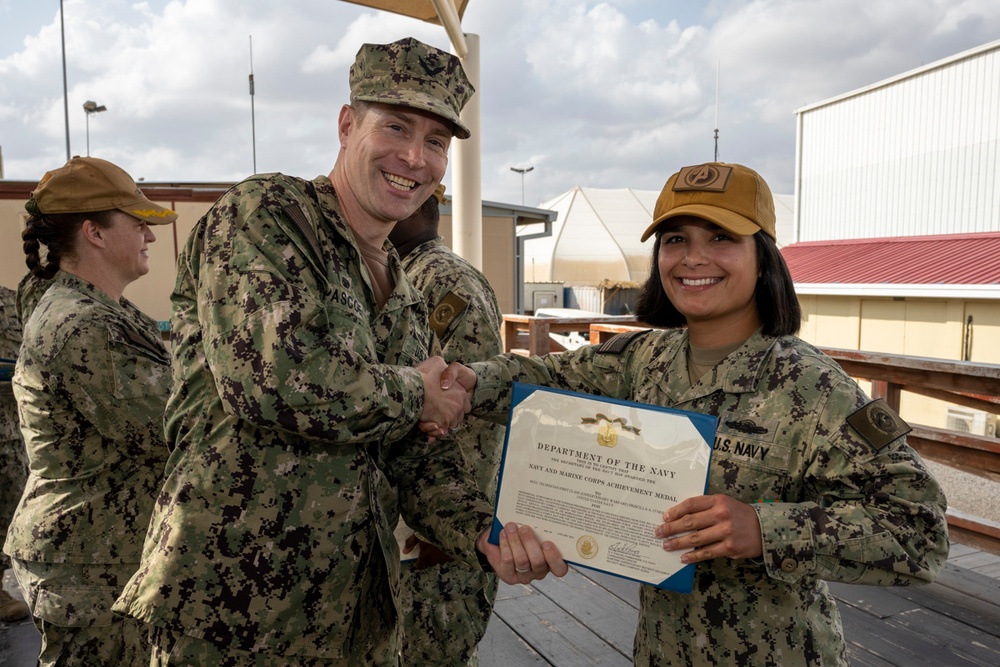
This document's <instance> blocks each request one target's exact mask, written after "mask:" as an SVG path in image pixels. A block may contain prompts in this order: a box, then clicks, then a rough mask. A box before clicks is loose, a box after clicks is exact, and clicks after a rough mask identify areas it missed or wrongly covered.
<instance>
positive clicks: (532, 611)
mask: <svg viewBox="0 0 1000 667" xmlns="http://www.w3.org/2000/svg"><path fill="white" fill-rule="evenodd" d="M6 575H7V576H5V577H4V580H5V581H4V583H5V585H6V587H7V589H8V590H13V586H14V584H13V577H12V573H11V572H10V571H9V570H8V571H7V572H6ZM831 589H832V590H833V592H834V595H836V597H837V600H838V602H839V604H840V613H841V616H842V617H843V620H844V632H845V634H846V636H847V641H848V655H849V657H850V661H851V664H852V665H853V666H854V667H891V666H897V667H923V666H925V665H926V666H928V667H930V666H932V665H933V667H953V666H974V665H982V666H983V667H997V666H998V665H1000V557H998V556H994V555H992V554H988V553H984V552H980V551H976V550H974V549H971V548H968V547H964V546H962V545H954V546H953V547H952V550H951V557H950V559H949V561H948V564H947V565H946V566H945V569H944V571H943V572H942V573H941V575H940V576H939V577H938V580H937V581H936V582H935V583H933V584H931V585H929V586H921V587H915V588H877V587H871V586H848V585H844V584H833V585H831ZM637 603H638V587H637V585H636V584H633V583H630V582H627V581H624V580H622V579H618V578H615V577H610V576H607V575H598V574H595V573H593V572H590V571H589V570H579V571H578V570H572V571H571V572H570V573H569V574H567V575H566V576H565V577H563V578H562V579H556V578H549V579H546V580H544V581H540V582H536V584H535V585H534V586H507V585H502V586H501V589H500V594H499V597H498V600H497V604H496V607H495V614H494V617H493V619H492V620H491V622H490V625H489V628H488V630H487V633H486V637H485V638H484V639H483V641H482V643H481V644H480V666H481V667H522V666H524V667H527V666H532V665H538V666H544V665H555V666H557V667H586V666H588V665H610V666H612V667H618V666H628V665H631V664H632V635H633V634H634V632H635V624H636V620H637V618H638V611H637ZM38 645H39V636H38V633H37V631H35V628H34V625H32V623H31V621H30V620H28V621H22V622H19V623H11V624H7V623H0V666H2V667H30V666H31V665H34V664H35V663H34V656H37V655H38V653H37V652H38Z"/></svg>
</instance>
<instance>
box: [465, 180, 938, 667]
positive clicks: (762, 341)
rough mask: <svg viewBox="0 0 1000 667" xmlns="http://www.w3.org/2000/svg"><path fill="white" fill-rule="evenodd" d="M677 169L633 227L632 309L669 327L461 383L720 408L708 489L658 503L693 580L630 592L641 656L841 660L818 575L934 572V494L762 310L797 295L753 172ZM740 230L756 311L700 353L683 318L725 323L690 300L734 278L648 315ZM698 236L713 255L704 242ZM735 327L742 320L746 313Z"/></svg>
mask: <svg viewBox="0 0 1000 667" xmlns="http://www.w3.org/2000/svg"><path fill="white" fill-rule="evenodd" d="M679 173H680V174H686V175H690V176H691V178H690V179H687V178H685V180H684V181H683V183H682V179H681V178H680V176H679V175H678V174H675V175H674V176H671V178H670V180H668V182H667V185H666V186H665V187H664V190H663V193H661V195H660V199H659V200H658V201H657V206H656V209H655V211H654V222H653V224H652V225H651V226H650V228H649V229H648V230H647V232H646V234H645V235H644V236H643V240H645V239H646V238H647V237H648V236H649V235H650V234H652V233H654V232H656V233H657V236H656V247H655V248H654V252H653V258H654V261H653V262H652V266H651V271H650V275H649V278H648V279H647V283H646V286H645V289H644V293H643V298H642V299H641V301H640V304H639V308H638V309H637V311H638V313H639V315H640V317H644V318H646V319H648V320H650V321H651V322H652V323H654V324H658V325H661V326H669V327H672V328H667V329H661V330H647V331H639V332H630V333H624V334H619V336H617V337H615V338H614V339H612V340H610V341H608V342H607V343H605V344H603V345H601V346H585V347H582V348H579V349H578V350H574V351H571V352H565V353H562V354H559V355H549V356H546V357H536V358H527V357H519V356H517V355H505V356H504V357H503V358H502V359H494V360H491V361H485V362H478V363H473V364H471V367H472V370H471V371H470V369H468V368H462V367H456V372H457V373H458V378H459V380H460V381H461V382H462V384H463V385H464V386H465V387H467V388H474V389H475V395H474V400H473V414H479V415H481V416H489V417H491V418H493V419H497V420H500V419H503V418H504V417H505V416H506V414H507V411H508V410H509V408H510V399H511V380H517V381H520V382H526V383H532V384H539V385H545V386H550V387H558V388H562V389H567V390H571V391H578V392H584V393H588V394H598V395H602V396H609V397H614V398H620V399H627V400H631V401H637V402H641V403H647V404H651V405H659V406H665V407H670V408H677V409H682V410H688V411H692V412H700V413H704V414H709V415H713V416H715V417H717V418H718V419H719V424H718V429H717V432H716V437H715V445H714V451H713V454H712V461H711V466H710V469H709V479H708V489H707V491H706V494H707V495H704V496H698V497H695V498H688V499H682V500H681V502H679V503H678V504H676V505H674V506H672V507H669V508H664V509H665V510H666V511H665V514H664V517H663V520H664V523H663V524H661V525H660V526H659V527H658V528H657V536H658V537H660V538H664V544H663V546H664V549H667V550H670V551H683V552H684V553H683V556H682V562H687V563H696V564H697V565H696V569H695V575H694V590H693V591H692V592H691V593H690V594H682V593H676V592H671V591H667V590H661V589H657V588H654V587H652V586H648V585H643V586H641V588H640V599H641V609H640V617H639V626H638V629H637V632H636V638H635V655H634V661H635V664H636V665H757V664H761V665H763V664H768V665H770V664H780V665H785V666H793V665H810V666H818V665H846V664H847V659H846V645H845V642H844V638H843V633H842V630H841V622H840V615H839V612H838V611H837V607H836V604H835V602H834V599H833V597H832V595H831V594H830V592H829V589H828V587H827V584H826V582H827V581H837V582H844V583H856V584H868V585H880V586H905V585H917V584H923V583H928V582H930V581H932V580H933V579H934V577H935V576H936V575H937V573H938V572H939V571H940V569H941V567H942V566H943V564H944V562H945V560H946V558H947V556H948V534H947V524H946V522H945V517H944V512H945V498H944V494H943V493H942V491H941V488H940V486H939V485H938V483H937V482H936V481H935V480H934V478H933V477H932V476H931V475H930V473H929V472H928V471H927V469H926V468H925V466H924V464H923V462H922V461H921V460H920V457H919V456H918V455H917V454H916V452H914V451H913V450H912V449H911V448H910V447H909V446H908V445H907V442H906V436H905V434H906V432H907V431H908V430H909V429H908V427H907V426H906V425H905V423H903V422H902V420H900V419H899V417H898V416H897V415H896V414H895V413H894V412H893V411H892V410H891V409H889V407H888V406H887V405H886V404H885V402H884V401H881V400H876V401H872V400H871V399H869V398H868V397H867V396H866V395H865V394H864V392H863V391H862V390H861V389H860V388H859V387H858V385H857V384H856V383H855V382H854V380H852V379H851V378H850V377H849V376H848V375H847V374H846V373H844V371H843V370H842V369H841V368H840V367H839V366H838V365H837V364H836V362H834V361H833V360H831V359H830V358H829V357H827V356H826V355H824V354H823V353H822V352H821V351H819V350H818V349H816V348H815V347H813V346H811V345H809V344H808V343H806V342H804V341H802V340H801V339H799V338H798V337H796V336H795V335H794V332H795V331H797V330H798V327H799V321H798V318H797V317H795V318H787V319H786V318H785V317H784V316H783V312H782V311H783V310H784V308H780V309H779V308H775V307H774V305H773V304H777V303H783V304H784V305H785V307H787V305H788V304H789V303H790V301H789V299H792V300H793V299H794V298H795V295H794V288H793V286H792V281H791V276H790V275H789V274H788V271H787V267H785V265H784V261H783V260H782V259H781V255H780V253H779V252H778V250H777V247H776V246H775V244H774V210H773V202H772V198H771V194H770V190H769V189H768V188H767V186H766V184H765V183H764V182H763V179H760V177H759V175H757V174H756V172H753V171H752V170H750V169H748V168H746V167H743V166H742V165H722V164H717V163H711V164H708V165H699V166H695V167H685V168H684V169H683V170H682V171H681V172H679ZM675 179H676V183H677V185H676V186H675V185H674V183H675ZM674 215H676V216H677V217H678V220H679V221H673V219H672V217H671V216H674ZM660 225H663V227H662V228H660ZM692 227H693V228H695V229H697V230H699V232H700V234H701V235H698V234H696V233H694V232H692V231H691V228H692ZM734 229H739V230H740V231H734ZM750 236H753V237H754V238H753V239H751V240H750V242H749V243H750V245H749V248H750V250H749V252H750V253H754V252H755V253H756V257H757V262H756V263H755V264H749V263H748V264H738V263H736V262H730V263H729V264H728V265H725V269H728V270H729V271H730V272H732V273H728V274H725V275H726V279H728V278H729V276H731V275H733V273H735V272H736V271H737V270H738V271H740V272H741V273H740V274H739V275H740V279H742V277H743V276H746V275H751V276H754V277H755V278H756V282H749V283H748V284H746V283H740V284H739V287H738V289H739V290H741V291H743V292H747V293H753V294H755V295H756V294H758V293H759V294H766V299H765V298H764V297H760V298H757V297H756V296H754V301H753V302H751V303H752V304H753V306H754V308H755V310H756V313H757V315H756V317H757V318H758V319H757V321H756V323H755V324H753V327H751V333H749V335H748V337H747V338H745V339H743V340H742V342H740V341H737V342H735V343H731V344H729V343H727V344H726V345H725V346H722V347H720V346H719V344H718V343H717V344H716V345H715V347H714V348H713V347H710V346H705V345H702V346H700V348H699V349H698V350H695V349H694V347H693V343H692V342H691V341H692V336H694V335H695V331H696V329H697V333H699V334H700V333H704V332H705V331H706V329H707V330H709V331H710V332H712V333H716V332H718V331H719V329H720V328H721V327H719V326H716V325H717V322H718V320H719V319H720V318H718V317H714V316H713V317H710V316H709V315H706V314H705V313H709V312H710V311H709V308H708V307H705V308H704V310H703V311H697V310H696V309H695V308H694V307H693V306H692V303H694V304H697V305H699V306H702V305H703V304H705V303H710V305H711V302H708V300H707V299H705V298H704V297H705V294H704V293H705V292H707V291H709V290H708V289H706V286H708V285H712V284H722V285H723V287H724V288H726V287H730V289H729V290H728V291H727V293H726V295H725V296H723V297H720V301H721V300H722V299H724V298H729V295H731V293H732V292H734V291H736V289H737V288H732V287H731V286H732V285H734V284H736V283H735V281H730V282H724V280H723V279H715V280H713V279H711V278H709V279H703V280H700V281H699V280H697V279H694V278H691V279H689V280H690V282H692V283H694V288H693V289H692V290H691V294H692V295H693V296H688V297H687V298H688V299H689V300H688V301H686V302H684V301H683V299H684V298H685V296H684V295H682V296H681V297H680V300H681V301H682V303H685V306H686V307H688V308H691V310H692V311H694V312H695V313H696V316H695V317H692V318H691V319H690V320H687V321H686V322H685V323H686V325H687V326H686V327H680V326H677V324H676V323H677V322H678V320H676V319H674V320H673V321H672V322H671V321H670V318H667V317H661V314H663V313H667V312H668V310H669V308H671V307H672V308H673V309H674V312H675V313H676V314H677V315H678V317H679V318H680V321H682V322H683V321H684V318H685V317H686V316H685V315H684V314H683V311H681V309H680V307H679V306H674V305H673V303H672V302H671V300H670V298H669V297H667V296H666V295H667V294H669V291H668V289H667V287H666V283H667V281H670V280H674V282H675V283H677V282H681V281H680V280H679V279H675V278H674V276H673V274H672V273H670V268H671V266H672V265H671V264H670V263H669V262H670V261H671V260H676V258H677V257H678V256H682V255H684V253H685V252H687V253H689V254H688V255H687V259H685V260H684V261H685V262H686V264H685V265H684V266H687V267H690V266H699V265H709V268H707V269H706V270H705V271H704V272H703V273H701V274H694V275H699V276H700V275H711V276H716V275H719V274H723V273H724V269H723V268H719V267H718V266H717V265H714V264H712V260H713V259H714V257H715V256H712V257H711V259H710V258H709V256H710V252H716V253H718V254H719V255H722V256H723V258H724V259H730V258H731V257H732V255H733V254H735V252H736V250H734V249H735V248H736V247H737V242H736V241H735V240H734V239H736V237H744V239H745V238H746V237H750ZM661 239H662V240H661ZM692 239H694V240H692ZM706 239H708V240H706ZM740 243H741V244H742V243H745V241H741V242H740ZM707 244H714V245H716V246H717V247H719V249H718V250H714V251H709V250H706V249H705V245H707ZM665 246H666V247H667V248H668V249H667V250H664V247H665ZM685 246H688V248H685ZM739 247H740V248H744V247H745V246H744V245H740V246H739ZM674 248H679V250H675V249H674ZM672 253H677V254H672ZM726 253H728V255H727V254H726ZM720 263H721V262H720ZM779 263H780V264H779ZM664 266H666V267H667V268H664ZM782 268H783V270H782ZM691 274H692V272H690V271H689V272H688V275H691ZM664 276H666V277H664ZM779 276H780V278H779ZM778 286H780V288H779V287H778ZM670 288H675V285H673V284H671V285H670ZM653 290H656V291H655V292H654V291H653ZM647 296H649V297H650V298H649V299H647ZM779 296H780V297H781V299H782V300H781V301H779V300H778V298H776V297H779ZM698 298H702V299H703V300H702V301H697V299H698ZM723 303H725V305H727V306H729V305H730V304H729V303H728V302H723ZM769 304H771V305H769ZM647 311H648V312H647ZM731 312H732V310H729V311H724V316H725V315H728V314H729V313H731ZM743 312H745V311H743ZM743 312H741V314H743ZM795 312H796V313H798V311H797V310H796V311H795ZM699 315H700V316H702V317H701V318H699V317H697V316H699ZM664 320H666V321H664ZM729 321H730V323H731V322H732V319H730V320H729ZM746 321H749V322H754V320H752V319H751V320H744V321H741V325H742V326H746V324H745V322H746ZM731 326H732V328H734V329H735V328H736V326H735V325H732V324H731ZM772 329H774V330H775V331H774V332H773V333H768V331H770V330H772ZM779 330H783V332H782V331H779ZM699 357H700V358H699ZM707 357H716V358H714V359H711V360H710V361H708V360H707ZM446 381H447V378H446Z"/></svg>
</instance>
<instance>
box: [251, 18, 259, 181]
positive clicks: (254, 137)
mask: <svg viewBox="0 0 1000 667" xmlns="http://www.w3.org/2000/svg"><path fill="white" fill-rule="evenodd" d="M250 135H251V140H252V143H253V173H255V174H256V173H257V120H256V114H255V113H254V108H253V35H250Z"/></svg>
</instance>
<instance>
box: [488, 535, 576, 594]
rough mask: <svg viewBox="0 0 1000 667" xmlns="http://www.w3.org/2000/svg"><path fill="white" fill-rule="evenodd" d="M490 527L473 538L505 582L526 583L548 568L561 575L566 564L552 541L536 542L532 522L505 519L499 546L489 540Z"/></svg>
mask: <svg viewBox="0 0 1000 667" xmlns="http://www.w3.org/2000/svg"><path fill="white" fill-rule="evenodd" d="M488 532H489V531H483V533H482V535H480V536H479V538H478V539H477V540H476V549H478V550H479V551H481V552H482V553H483V554H485V555H486V558H487V560H489V561H490V565H491V566H493V570H494V571H495V572H496V573H497V576H498V577H500V579H501V580H503V582H504V583H507V584H527V583H531V582H532V581H534V580H536V579H544V578H545V576H546V575H548V573H549V572H551V573H552V574H554V575H556V576H557V577H562V576H564V575H565V574H566V573H567V572H568V571H569V566H568V565H566V561H564V560H563V558H562V555H561V554H560V553H559V549H557V548H556V545H554V544H553V543H552V542H543V543H541V544H539V543H538V538H537V537H535V531H533V530H532V529H531V526H520V527H518V525H517V524H516V523H513V522H511V523H508V524H507V525H506V526H505V527H504V529H503V530H502V531H501V532H500V546H495V545H493V544H490V543H489V540H488V539H487V538H488Z"/></svg>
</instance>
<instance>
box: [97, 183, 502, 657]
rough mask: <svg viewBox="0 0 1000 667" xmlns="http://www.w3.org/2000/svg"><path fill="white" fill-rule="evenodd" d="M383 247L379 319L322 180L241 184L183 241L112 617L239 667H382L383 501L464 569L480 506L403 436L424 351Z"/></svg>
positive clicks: (403, 283)
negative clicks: (279, 663) (128, 618)
mask: <svg viewBox="0 0 1000 667" xmlns="http://www.w3.org/2000/svg"><path fill="white" fill-rule="evenodd" d="M386 248H387V249H389V250H390V251H391V252H390V262H391V264H390V266H391V269H392V270H393V272H394V274H395V278H396V287H395V290H394V291H393V293H392V294H391V295H390V297H389V299H388V301H387V302H386V304H385V306H384V307H383V308H382V309H381V310H379V309H378V308H377V306H376V304H375V297H374V292H373V290H372V286H371V283H370V279H369V276H368V273H367V269H365V268H363V260H362V259H361V256H360V252H359V249H358V246H357V244H356V242H355V241H354V235H353V233H352V231H351V228H350V227H349V225H348V224H347V222H346V221H345V220H344V218H343V217H342V215H341V212H340V206H339V202H338V200H337V196H336V193H335V192H334V190H333V186H332V184H331V183H330V181H329V180H328V179H327V178H326V177H322V176H321V177H317V178H316V179H315V180H313V181H306V180H302V179H296V178H291V177H288V176H283V175H281V174H271V175H258V176H254V177H252V178H250V179H248V180H246V181H244V182H242V183H240V184H238V185H236V186H235V187H233V188H232V189H230V191H229V192H228V193H226V194H225V195H223V196H222V197H221V198H220V199H219V201H218V202H217V203H216V204H215V205H214V206H213V207H212V208H211V209H210V210H209V212H208V213H207V214H206V215H205V216H204V217H203V218H202V219H201V220H200V221H199V222H198V224H197V225H196V226H195V228H194V230H193V231H192V233H191V235H190V237H189V238H188V241H187V243H186V245H185V248H184V250H183V251H182V253H181V255H180V257H179V258H178V274H177V284H176V287H175V289H174V294H173V296H172V300H173V315H172V328H173V335H172V343H173V345H172V354H173V363H174V385H173V391H172V394H171V397H170V402H169V404H168V410H167V421H166V426H167V436H168V441H169V442H170V444H171V445H172V447H173V452H172V455H171V457H170V460H169V462H168V465H167V477H166V482H165V484H164V487H163V492H162V494H161V496H160V501H159V503H158V504H157V508H156V512H155V513H154V515H153V519H152V522H151V526H150V531H151V532H150V537H149V539H148V540H147V542H146V547H145V552H144V554H143V561H142V564H141V566H140V568H139V571H138V573H137V574H136V576H135V577H134V578H133V579H132V581H131V582H130V584H129V585H128V586H127V587H126V590H125V593H124V594H123V595H122V597H121V598H120V599H119V600H118V603H117V604H116V607H115V608H116V610H118V611H120V612H123V613H126V614H130V615H134V616H137V617H139V618H141V619H144V620H146V621H147V622H149V623H153V624H157V625H169V626H173V627H179V628H182V629H183V631H184V632H185V633H187V634H190V635H193V636H196V637H201V638H204V639H208V640H210V641H212V642H214V643H217V644H221V645H230V646H236V647H239V648H241V649H243V650H248V651H262V652H269V653H272V654H279V655H288V656H293V655H294V656H316V657H321V658H325V659H328V660H332V661H337V662H338V664H339V663H344V664H395V663H394V661H395V658H396V656H395V654H396V652H397V651H398V627H397V623H396V611H395V601H396V598H395V596H394V593H396V592H398V591H397V590H396V587H397V586H398V568H399V550H398V547H397V545H396V542H395V540H394V539H393V536H392V529H393V527H394V526H395V525H396V521H397V519H398V517H399V514H400V512H399V510H398V509H397V497H398V503H399V505H398V507H399V508H400V509H401V510H402V513H403V516H404V517H405V518H406V520H407V523H409V524H410V525H413V526H414V527H418V528H419V530H421V532H426V534H427V535H429V536H431V539H433V540H434V541H435V542H436V543H438V544H440V545H442V546H443V547H444V548H445V549H446V550H448V551H449V552H450V553H452V554H453V555H455V556H456V557H458V558H461V559H463V560H466V561H468V562H470V563H477V562H478V559H477V558H476V556H475V551H474V540H475V537H476V536H477V534H478V533H479V532H480V531H481V530H482V529H483V528H485V527H486V526H487V525H488V524H489V520H490V510H489V505H488V504H487V503H486V502H485V499H484V498H483V496H482V495H481V494H480V493H479V492H478V491H477V490H476V489H475V485H474V483H473V482H472V480H471V479H470V478H469V477H468V476H467V475H465V474H463V472H462V470H461V460H460V458H459V456H458V454H457V452H455V451H454V447H453V446H452V445H451V444H450V443H447V442H444V441H438V444H436V445H434V446H430V445H428V444H427V443H426V439H425V438H421V437H417V435H416V432H415V431H413V427H414V425H415V424H416V422H417V419H418V417H419V414H420V411H421V408H422V404H423V384H422V380H421V378H420V375H419V373H418V372H417V371H416V370H414V369H412V368H410V366H412V365H413V364H416V363H419V362H421V361H423V360H424V359H425V358H427V357H428V355H429V354H430V352H431V350H432V336H431V333H430V330H429V329H428V328H427V324H426V309H425V308H424V306H423V300H422V298H421V296H420V295H419V294H418V293H417V292H416V291H415V290H414V289H413V287H412V285H410V283H409V281H407V280H406V277H405V275H404V274H403V272H402V269H401V268H400V266H399V259H398V256H397V255H396V254H395V251H394V250H391V248H392V247H391V244H388V243H387V244H386ZM397 491H398V496H397Z"/></svg>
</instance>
